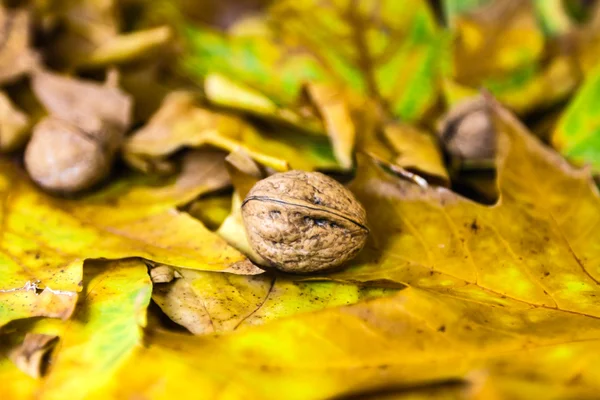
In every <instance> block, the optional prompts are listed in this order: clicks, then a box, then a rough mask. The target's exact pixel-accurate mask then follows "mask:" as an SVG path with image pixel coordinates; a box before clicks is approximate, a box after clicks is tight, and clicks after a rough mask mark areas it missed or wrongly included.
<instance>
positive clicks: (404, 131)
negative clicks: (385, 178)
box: [383, 123, 450, 186]
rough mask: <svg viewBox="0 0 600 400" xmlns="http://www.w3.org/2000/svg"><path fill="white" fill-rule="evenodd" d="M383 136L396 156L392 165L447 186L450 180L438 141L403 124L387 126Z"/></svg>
mask: <svg viewBox="0 0 600 400" xmlns="http://www.w3.org/2000/svg"><path fill="white" fill-rule="evenodd" d="M383 135H384V137H385V139H386V140H387V143H389V144H390V146H391V149H392V150H393V153H394V154H395V155H396V157H395V158H393V159H392V160H390V161H391V163H392V164H394V165H397V166H399V167H402V168H405V169H407V170H409V171H413V172H416V173H418V174H419V175H422V176H426V177H429V178H430V180H431V181H433V182H435V183H438V184H441V185H443V186H447V185H448V183H449V180H450V177H449V176H448V171H446V166H445V165H444V159H443V156H442V151H441V149H440V145H439V143H438V140H437V139H436V138H435V137H434V136H433V135H431V134H429V133H427V132H424V131H422V130H419V129H417V128H415V127H413V126H411V125H408V124H403V123H395V124H388V125H386V126H385V127H384V129H383Z"/></svg>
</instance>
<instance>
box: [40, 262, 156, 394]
mask: <svg viewBox="0 0 600 400" xmlns="http://www.w3.org/2000/svg"><path fill="white" fill-rule="evenodd" d="M83 286H84V287H83V290H82V297H81V298H82V302H81V303H80V304H79V305H78V309H77V311H76V312H75V314H74V315H73V317H72V318H71V319H70V320H69V321H65V322H62V321H57V320H41V321H39V322H38V323H36V324H35V325H34V327H33V328H32V332H36V333H38V334H39V333H46V334H51V335H57V336H58V337H59V338H60V341H59V344H58V346H57V348H56V350H55V352H54V354H53V356H52V358H51V368H50V369H49V371H48V374H47V376H46V377H45V379H44V381H43V382H42V383H41V385H40V388H39V389H38V396H39V397H40V398H44V399H55V398H56V399H58V398H61V397H62V396H64V394H65V393H69V396H70V397H72V398H87V394H88V393H92V392H94V391H95V390H98V389H99V388H101V387H102V386H103V385H106V384H107V383H109V382H110V380H111V379H112V377H113V375H114V372H115V371H116V370H117V369H118V368H119V367H120V365H121V362H122V360H124V359H126V358H127V357H128V356H129V355H130V354H131V352H132V351H133V349H134V348H135V347H137V346H139V345H141V342H142V329H141V328H142V327H143V326H145V325H146V307H147V306H148V303H149V302H150V294H151V288H152V284H151V282H150V277H149V276H148V273H147V268H146V265H145V264H144V263H143V262H141V261H140V260H123V261H110V262H106V261H91V262H86V266H85V272H84V276H83ZM74 369H76V370H77V371H78V373H77V376H78V379H72V377H73V373H72V371H73V370H74Z"/></svg>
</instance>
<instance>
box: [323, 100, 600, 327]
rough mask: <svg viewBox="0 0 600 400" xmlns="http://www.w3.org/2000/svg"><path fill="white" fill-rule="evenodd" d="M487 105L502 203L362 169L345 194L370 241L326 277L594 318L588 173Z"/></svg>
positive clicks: (592, 201) (596, 203)
mask: <svg viewBox="0 0 600 400" xmlns="http://www.w3.org/2000/svg"><path fill="white" fill-rule="evenodd" d="M488 101H489V100H488ZM490 107H491V109H492V115H493V118H494V120H495V125H496V126H495V128H496V132H498V134H499V136H500V137H499V141H500V142H499V149H500V150H499V154H498V156H497V160H496V163H497V168H498V183H497V184H498V188H499V200H498V202H497V203H496V204H495V205H493V206H485V205H481V204H477V203H475V202H473V201H471V200H468V199H465V198H463V197H461V196H459V195H457V194H455V193H453V192H451V191H449V190H446V189H441V188H422V187H418V186H416V185H414V184H412V183H410V182H407V181H404V180H398V179H394V178H392V177H391V176H390V175H389V174H387V173H385V172H384V171H383V170H382V169H380V168H379V167H377V166H375V165H373V164H369V163H367V165H364V166H363V167H362V168H359V175H358V177H357V179H356V181H355V182H353V184H352V185H351V189H353V190H354V193H355V194H356V196H357V197H358V198H359V200H361V201H362V203H363V204H364V205H365V206H366V209H367V218H368V220H369V223H370V225H371V226H372V234H371V236H370V238H371V242H370V244H367V246H366V249H365V250H364V251H363V253H362V255H360V256H359V258H358V260H357V261H356V262H355V263H354V266H352V267H351V268H349V269H348V270H346V271H342V272H340V273H337V274H333V276H332V277H333V278H335V279H350V280H352V281H356V280H359V281H370V280H375V281H377V280H381V279H385V280H392V281H395V282H398V283H404V284H407V285H410V286H414V287H420V288H424V289H428V290H434V291H438V292H440V293H448V294H453V295H456V296H469V297H470V298H479V300H481V301H487V302H494V303H496V304H504V303H505V301H507V299H515V300H518V301H520V302H523V304H527V305H531V306H534V307H540V308H542V309H560V310H565V311H568V312H572V313H581V314H584V315H591V316H600V308H599V307H598V303H597V301H596V300H595V298H596V296H598V295H600V288H599V282H600V268H599V264H598V260H599V259H600V257H599V254H600V245H598V243H600V240H599V236H598V235H599V234H600V231H598V230H597V229H595V226H596V224H597V223H598V220H599V218H600V213H599V212H598V210H599V207H600V199H599V197H598V192H597V190H596V189H595V185H594V183H593V182H592V180H591V178H590V175H589V172H588V171H585V170H583V171H582V170H576V169H574V168H573V167H571V166H570V165H569V164H568V163H567V162H566V161H564V160H563V159H562V158H560V156H559V155H557V154H556V153H554V152H553V151H552V150H550V149H548V148H546V147H544V146H543V145H542V144H541V143H539V141H538V140H537V139H536V138H534V137H532V136H531V134H530V133H528V132H527V131H526V130H525V128H524V127H523V126H522V125H521V124H520V123H519V122H518V121H517V120H516V119H515V118H514V117H513V116H512V115H510V114H509V113H508V111H506V110H504V109H502V108H500V106H499V105H497V104H495V103H493V104H490Z"/></svg>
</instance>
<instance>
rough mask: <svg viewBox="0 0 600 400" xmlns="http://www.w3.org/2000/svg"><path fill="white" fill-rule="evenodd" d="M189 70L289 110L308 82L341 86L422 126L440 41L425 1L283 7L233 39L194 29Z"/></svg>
mask: <svg viewBox="0 0 600 400" xmlns="http://www.w3.org/2000/svg"><path fill="white" fill-rule="evenodd" d="M187 37H188V38H189V50H190V52H189V54H188V55H187V56H186V59H185V61H184V64H185V66H186V69H187V70H188V71H190V72H191V73H192V74H194V75H196V76H204V75H206V74H208V73H210V72H220V73H223V74H225V75H228V76H230V77H232V78H235V79H238V80H240V81H242V82H244V83H246V84H248V85H250V86H252V87H254V88H255V89H258V90H260V91H262V92H263V93H265V94H267V95H268V96H269V98H271V99H272V100H273V101H274V102H275V103H277V104H282V105H286V104H287V105H289V104H291V103H292V102H293V101H294V100H295V99H296V98H297V95H298V93H299V91H300V89H301V87H302V84H303V83H304V82H306V81H320V82H328V83H335V84H340V83H341V84H344V85H345V86H347V87H349V88H351V89H353V90H354V91H356V92H358V93H361V94H366V95H369V96H372V97H374V98H376V99H378V100H379V101H380V103H381V105H384V106H387V107H388V108H389V110H390V112H391V113H392V114H393V115H395V116H398V117H403V118H406V119H411V120H413V119H418V118H420V117H422V116H423V115H424V113H425V112H426V111H427V109H428V108H429V107H431V106H432V105H433V103H434V101H435V97H436V89H437V79H438V73H439V71H438V68H439V64H438V63H437V59H438V57H439V56H440V54H441V51H442V47H441V46H442V44H443V42H444V40H443V35H442V34H441V33H440V31H439V29H438V27H437V26H436V23H435V20H434V18H433V15H432V14H431V12H430V10H429V6H428V4H427V2H425V1H414V2H410V3H405V2H403V3H398V2H394V1H381V2H373V1H367V2H363V3H358V2H347V1H342V0H335V1H331V2H328V3H327V4H322V3H320V2H318V1H314V0H304V1H280V2H277V3H275V4H274V5H273V6H272V7H271V9H270V11H269V19H268V20H266V21H264V20H257V19H252V20H250V21H248V20H245V21H243V22H242V23H240V24H239V25H238V26H235V27H234V28H232V29H231V31H230V32H229V35H228V36H225V35H223V34H220V33H218V32H214V31H211V30H209V29H203V28H190V29H189V30H188V32H187Z"/></svg>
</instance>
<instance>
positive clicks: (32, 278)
mask: <svg viewBox="0 0 600 400" xmlns="http://www.w3.org/2000/svg"><path fill="white" fill-rule="evenodd" d="M196 155H197V154H194V153H190V154H189V155H188V160H189V161H188V163H186V167H184V173H183V174H181V175H180V176H179V178H178V179H176V180H175V181H174V182H173V181H171V182H169V181H168V180H167V182H164V181H163V182H162V186H161V185H157V184H160V183H161V182H160V181H159V182H156V181H155V182H149V180H150V179H149V178H144V177H141V176H136V175H129V176H124V177H123V178H121V179H118V180H116V181H115V182H114V183H113V184H111V185H110V186H108V187H106V188H105V189H104V190H102V191H100V192H97V193H94V194H92V195H90V196H87V197H83V198H80V199H71V200H66V199H57V198H53V197H51V196H49V195H47V194H45V193H43V192H41V191H40V190H39V189H37V188H35V187H34V186H33V185H32V184H31V183H30V182H29V180H28V178H27V177H26V176H25V174H24V172H23V171H22V170H21V169H20V168H18V167H17V166H15V165H14V164H12V163H10V162H8V161H6V160H2V161H1V163H0V195H1V199H2V202H3V203H2V204H3V207H2V212H1V213H0V218H1V220H2V223H3V227H4V230H3V236H2V241H1V242H0V248H1V249H2V251H1V252H0V265H1V272H2V276H3V279H2V284H1V285H0V299H1V301H0V304H1V306H0V311H1V313H0V323H6V322H8V321H10V320H12V319H15V318H26V317H28V316H53V317H56V316H60V317H63V318H65V317H68V316H69V315H70V311H71V310H72V309H73V305H74V304H75V301H76V299H77V296H76V292H77V291H78V290H80V282H81V279H82V278H81V266H82V264H83V261H84V260H86V259H92V258H108V259H120V258H127V257H143V258H146V259H150V260H153V261H156V262H159V263H163V264H170V265H179V266H185V267H187V268H193V269H206V270H224V269H227V268H230V267H232V266H233V265H235V264H236V263H238V262H241V261H243V260H245V257H244V256H243V255H242V254H240V253H239V252H238V251H236V250H235V249H233V248H232V247H230V246H228V245H227V243H226V242H225V241H224V240H222V239H221V238H219V237H218V236H217V235H215V234H213V233H212V232H210V231H209V230H208V229H206V228H205V227H204V226H203V225H202V224H201V223H199V222H198V221H197V220H195V219H194V218H192V217H190V216H189V215H187V214H185V213H182V212H180V211H177V210H176V209H175V208H174V207H175V206H177V205H179V204H184V203H186V202H188V201H190V200H192V199H193V198H195V197H196V196H198V195H200V194H202V193H206V192H209V191H211V190H214V189H216V188H220V187H223V185H227V184H229V179H228V176H227V174H226V172H225V168H224V163H223V155H221V154H215V153H204V154H202V156H201V157H199V158H194V156H196ZM186 168H187V169H186ZM219 168H221V173H220V175H219V173H218V171H219ZM219 176H220V178H219ZM38 288H39V289H45V291H44V292H42V294H41V295H39V296H38V295H36V294H35V293H36V289H38Z"/></svg>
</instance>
